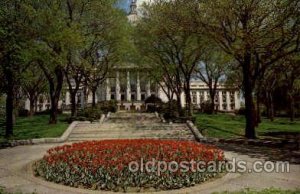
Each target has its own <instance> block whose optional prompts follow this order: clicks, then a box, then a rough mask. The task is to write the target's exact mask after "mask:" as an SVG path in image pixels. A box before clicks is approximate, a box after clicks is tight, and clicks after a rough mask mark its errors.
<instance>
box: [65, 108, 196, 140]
mask: <svg viewBox="0 0 300 194" xmlns="http://www.w3.org/2000/svg"><path fill="white" fill-rule="evenodd" d="M140 138H154V139H156V138H160V139H185V140H187V139H188V140H194V136H193V134H192V133H191V132H190V130H189V129H188V128H187V126H186V124H171V125H169V124H165V123H161V122H160V119H159V118H157V117H156V116H155V114H144V113H126V112H121V113H114V114H111V115H110V117H109V118H106V119H105V120H104V122H103V123H102V124H100V123H86V122H84V123H79V124H78V125H77V126H76V127H75V128H74V129H73V131H72V133H71V134H70V136H69V138H68V141H70V142H78V141H88V140H104V139H140Z"/></svg>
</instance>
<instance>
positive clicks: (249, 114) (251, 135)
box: [243, 54, 256, 139]
mask: <svg viewBox="0 0 300 194" xmlns="http://www.w3.org/2000/svg"><path fill="white" fill-rule="evenodd" d="M250 64H251V55H249V54H248V55H246V56H245V60H244V64H243V78H244V79H243V85H244V90H245V108H246V114H245V117H246V130H245V136H246V138H248V139H255V138H256V134H255V109H254V103H253V96H252V92H253V85H252V83H251V82H252V81H251V72H250Z"/></svg>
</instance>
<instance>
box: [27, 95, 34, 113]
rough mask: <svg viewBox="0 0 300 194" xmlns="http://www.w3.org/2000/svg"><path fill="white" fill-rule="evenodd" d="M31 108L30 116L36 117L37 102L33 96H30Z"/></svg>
mask: <svg viewBox="0 0 300 194" xmlns="http://www.w3.org/2000/svg"><path fill="white" fill-rule="evenodd" d="M29 104H30V105H29V106H30V110H29V115H28V116H30V117H32V116H33V115H34V105H35V100H34V97H33V96H30V98H29Z"/></svg>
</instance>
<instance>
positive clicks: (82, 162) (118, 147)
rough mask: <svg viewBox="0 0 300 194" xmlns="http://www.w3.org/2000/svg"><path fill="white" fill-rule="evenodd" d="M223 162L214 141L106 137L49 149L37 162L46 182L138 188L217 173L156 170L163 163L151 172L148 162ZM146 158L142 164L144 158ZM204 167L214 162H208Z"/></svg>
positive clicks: (181, 183)
mask: <svg viewBox="0 0 300 194" xmlns="http://www.w3.org/2000/svg"><path fill="white" fill-rule="evenodd" d="M153 160H156V161H164V162H166V163H168V164H169V163H170V162H172V161H175V162H177V163H178V164H179V163H180V162H183V161H192V160H193V161H196V162H198V161H204V162H207V163H209V162H210V161H215V162H217V163H221V161H222V162H223V161H224V154H223V151H222V150H219V149H217V148H215V147H213V146H208V145H203V144H200V143H196V142H192V141H175V140H154V139H137V140H103V141H89V142H82V143H74V144H72V145H64V146H59V147H55V148H52V149H50V150H48V152H47V154H46V155H45V156H44V157H43V159H42V160H40V161H38V162H37V163H36V164H35V165H34V170H35V173H36V175H37V176H41V177H43V178H44V179H46V180H47V181H51V182H56V183H60V184H64V185H68V186H72V187H80V188H88V189H94V190H111V191H124V192H126V191H128V190H132V189H133V188H134V189H136V190H135V191H143V190H147V189H150V190H151V189H152V190H170V189H179V188H183V187H190V186H193V185H195V184H199V183H201V182H204V181H206V180H208V179H210V178H213V177H215V176H217V175H218V174H219V173H220V171H218V172H210V171H209V170H206V171H204V172H199V171H195V170H192V165H195V164H189V168H190V169H189V170H188V171H181V170H178V171H176V172H174V171H170V170H169V169H168V170H166V171H164V172H160V173H157V170H158V166H155V165H153V166H151V169H152V171H150V172H149V171H146V170H145V166H143V165H146V163H147V162H148V161H153ZM133 161H134V162H136V164H140V168H141V167H143V170H142V169H140V170H138V171H134V172H133V171H132V170H130V168H129V166H130V165H129V164H130V163H131V162H133ZM141 161H143V163H141ZM203 167H204V168H205V169H206V168H207V169H208V168H209V165H204V166H203Z"/></svg>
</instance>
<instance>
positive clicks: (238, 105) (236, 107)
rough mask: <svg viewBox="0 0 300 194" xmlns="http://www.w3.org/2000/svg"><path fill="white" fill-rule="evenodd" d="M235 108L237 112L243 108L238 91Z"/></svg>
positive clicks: (235, 94)
mask: <svg viewBox="0 0 300 194" xmlns="http://www.w3.org/2000/svg"><path fill="white" fill-rule="evenodd" d="M234 107H235V110H239V109H240V108H241V103H240V97H239V92H238V91H235V92H234Z"/></svg>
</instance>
